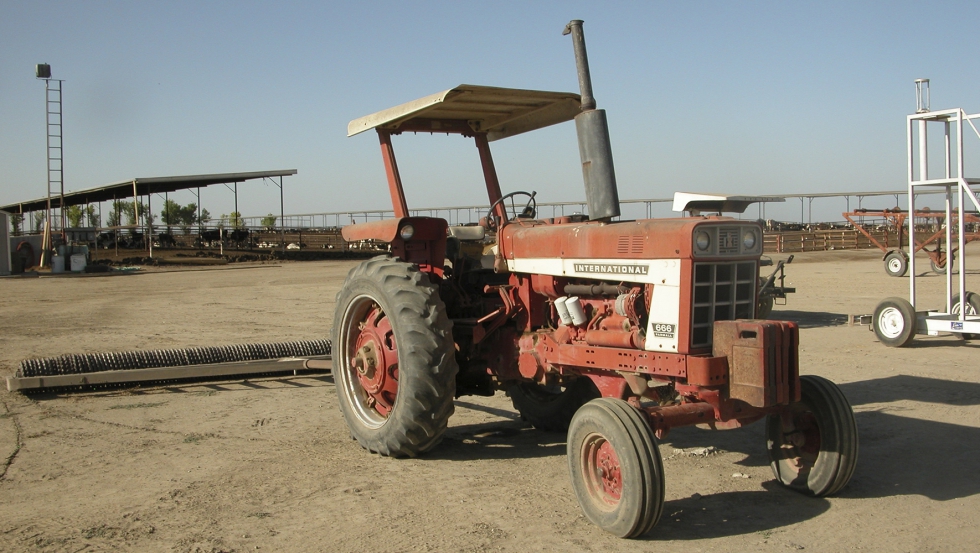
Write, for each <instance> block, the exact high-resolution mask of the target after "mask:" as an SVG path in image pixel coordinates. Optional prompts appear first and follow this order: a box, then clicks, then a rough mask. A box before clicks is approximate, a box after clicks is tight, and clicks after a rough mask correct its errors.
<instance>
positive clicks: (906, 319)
mask: <svg viewBox="0 0 980 553" xmlns="http://www.w3.org/2000/svg"><path fill="white" fill-rule="evenodd" d="M871 325H872V326H873V327H874V331H875V336H877V337H878V340H880V341H881V343H882V344H885V345H886V346H889V347H895V348H900V347H904V346H907V345H909V343H910V342H912V339H913V338H915V331H916V328H915V327H916V319H915V308H913V307H912V304H910V303H909V302H907V301H905V300H904V299H902V298H887V299H885V300H882V301H881V303H879V304H878V306H877V307H875V312H874V315H873V316H872V319H871Z"/></svg>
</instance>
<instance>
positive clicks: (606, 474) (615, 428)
mask: <svg viewBox="0 0 980 553" xmlns="http://www.w3.org/2000/svg"><path fill="white" fill-rule="evenodd" d="M568 468H569V471H570V472H571V477H572V487H573V488H574V489H575V496H576V498H577V499H578V503H579V505H580V506H581V507H582V511H583V512H584V513H585V516H586V518H588V519H589V520H590V521H592V522H593V523H594V524H595V525H597V526H599V527H600V528H602V529H603V530H605V531H607V532H609V533H610V534H613V535H615V536H618V537H620V538H635V537H638V536H641V535H643V534H645V533H647V532H649V531H650V529H651V528H653V527H654V526H655V525H656V524H657V521H658V520H660V515H661V513H662V512H663V505H664V465H663V460H662V459H661V457H660V449H659V448H658V447H657V440H656V439H655V438H654V436H653V432H652V431H651V430H650V426H649V425H648V424H647V422H646V421H645V420H644V419H643V415H641V414H640V412H639V411H638V410H637V409H636V408H634V407H633V406H631V405H630V404H628V403H626V402H625V401H622V400H619V399H613V398H599V399H594V400H592V401H590V402H588V403H586V404H585V405H583V406H582V408H581V409H579V410H578V412H576V413H575V416H574V417H573V418H572V422H571V425H570V426H569V429H568Z"/></svg>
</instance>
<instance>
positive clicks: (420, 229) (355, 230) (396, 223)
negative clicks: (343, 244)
mask: <svg viewBox="0 0 980 553" xmlns="http://www.w3.org/2000/svg"><path fill="white" fill-rule="evenodd" d="M405 225H412V226H413V227H414V228H415V232H414V234H413V239H416V240H439V239H443V240H445V238H446V232H447V229H448V228H449V224H448V223H447V222H446V220H445V219H439V218H436V217H398V218H395V219H383V220H381V221H370V222H367V223H357V224H352V225H347V226H346V227H344V228H343V229H341V231H340V234H341V235H342V236H343V237H344V240H346V241H347V242H357V241H359V240H380V241H382V242H388V243H392V242H394V241H395V240H396V239H398V238H400V236H399V232H400V231H401V229H402V228H403V227H405Z"/></svg>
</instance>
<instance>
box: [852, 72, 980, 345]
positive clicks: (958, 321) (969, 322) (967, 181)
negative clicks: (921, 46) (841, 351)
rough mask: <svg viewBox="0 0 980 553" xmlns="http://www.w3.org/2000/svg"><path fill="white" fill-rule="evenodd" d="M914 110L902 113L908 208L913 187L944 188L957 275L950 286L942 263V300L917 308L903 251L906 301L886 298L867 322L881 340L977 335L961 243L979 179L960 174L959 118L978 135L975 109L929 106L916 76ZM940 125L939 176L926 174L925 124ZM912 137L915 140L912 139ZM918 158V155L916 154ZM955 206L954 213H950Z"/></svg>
mask: <svg viewBox="0 0 980 553" xmlns="http://www.w3.org/2000/svg"><path fill="white" fill-rule="evenodd" d="M915 90H916V113H915V114H913V115H909V116H908V117H907V118H906V119H907V121H906V129H905V130H906V140H907V151H908V197H909V213H910V214H911V213H915V193H916V190H921V189H924V188H926V189H929V188H931V189H935V188H944V189H945V192H946V218H945V225H946V243H947V244H950V245H952V244H953V241H952V239H953V227H954V226H955V227H956V228H957V240H958V250H959V253H960V255H959V256H958V259H957V260H958V267H959V275H958V279H957V280H958V282H957V285H956V287H955V288H954V286H953V263H952V262H947V263H946V275H945V276H946V305H945V309H944V310H942V311H939V310H936V311H922V310H917V309H916V308H915V305H916V299H915V280H916V270H915V256H914V255H910V256H909V275H910V276H909V301H905V300H904V299H902V298H888V299H885V300H883V301H882V302H881V303H879V304H878V307H876V308H875V312H874V315H873V317H872V321H871V326H872V328H873V329H874V331H875V334H876V335H877V336H878V339H879V340H881V342H882V343H883V344H885V345H886V346H892V347H901V346H905V345H908V344H909V343H910V342H911V341H912V339H913V338H914V337H915V335H916V334H928V335H933V336H935V335H938V334H939V333H940V332H948V333H954V334H961V335H963V337H964V338H965V339H971V338H972V337H973V336H974V335H976V336H977V337H980V294H974V293H973V292H968V291H967V290H966V253H965V252H964V250H963V247H964V245H965V238H964V232H965V226H966V224H965V223H961V222H964V221H965V219H964V211H965V206H966V204H965V202H967V201H969V202H970V203H971V204H972V207H973V208H975V209H976V210H978V211H980V200H978V199H977V196H976V194H975V193H974V191H973V188H972V187H973V186H975V185H980V178H968V177H966V175H965V164H964V159H963V152H964V148H963V139H964V138H965V135H964V132H963V126H964V124H966V125H969V127H970V128H971V129H973V132H974V133H976V135H977V136H978V137H980V131H978V130H977V127H976V125H974V123H973V121H974V120H975V119H980V113H978V114H972V115H970V114H967V113H966V112H965V111H964V110H963V109H961V108H955V109H946V110H939V111H931V110H930V109H929V79H917V80H916V81H915ZM936 124H939V125H942V126H943V131H944V132H943V138H944V143H945V144H944V145H945V163H944V165H943V168H944V171H943V172H944V176H943V177H941V178H930V175H929V148H928V132H927V129H928V128H930V127H929V125H936ZM913 139H915V140H913ZM916 158H918V159H916ZM954 211H955V215H954ZM908 222H909V229H908V230H909V236H915V217H912V216H910V217H909V218H908Z"/></svg>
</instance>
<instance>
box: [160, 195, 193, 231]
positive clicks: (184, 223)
mask: <svg viewBox="0 0 980 553" xmlns="http://www.w3.org/2000/svg"><path fill="white" fill-rule="evenodd" d="M160 220H161V221H163V223H164V224H165V225H167V232H170V227H171V225H180V228H181V229H182V230H183V231H184V234H189V233H190V231H191V225H193V224H194V223H196V222H197V204H195V203H189V204H187V205H185V206H182V205H180V204H179V203H177V202H175V201H173V200H167V201H166V202H165V203H164V204H163V211H161V212H160Z"/></svg>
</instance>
